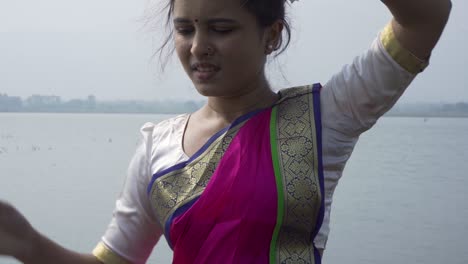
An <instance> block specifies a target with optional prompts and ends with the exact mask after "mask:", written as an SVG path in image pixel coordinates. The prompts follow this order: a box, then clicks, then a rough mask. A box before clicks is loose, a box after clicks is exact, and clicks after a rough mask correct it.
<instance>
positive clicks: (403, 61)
mask: <svg viewBox="0 0 468 264" xmlns="http://www.w3.org/2000/svg"><path fill="white" fill-rule="evenodd" d="M380 41H381V42H382V45H383V46H384V48H385V50H387V52H388V54H390V56H391V57H392V58H393V59H394V60H395V61H396V62H397V63H398V64H399V65H400V66H401V67H403V68H404V69H405V70H407V71H408V72H410V73H412V74H418V73H420V72H422V71H423V70H424V69H425V68H426V67H427V65H428V64H429V62H428V60H421V59H419V58H418V57H416V56H415V55H414V54H413V53H411V52H410V51H408V50H407V49H405V48H403V47H402V46H401V44H400V42H398V40H397V38H396V37H395V33H394V32H393V27H392V23H389V24H388V25H387V26H386V27H385V28H384V30H383V31H382V33H381V35H380Z"/></svg>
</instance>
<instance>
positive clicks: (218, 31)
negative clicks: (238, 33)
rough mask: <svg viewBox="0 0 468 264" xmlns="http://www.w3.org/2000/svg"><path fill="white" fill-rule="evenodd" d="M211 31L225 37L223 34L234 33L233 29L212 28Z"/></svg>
mask: <svg viewBox="0 0 468 264" xmlns="http://www.w3.org/2000/svg"><path fill="white" fill-rule="evenodd" d="M212 31H214V32H216V33H219V34H222V35H225V34H229V33H231V32H232V31H234V29H232V28H216V27H215V28H212Z"/></svg>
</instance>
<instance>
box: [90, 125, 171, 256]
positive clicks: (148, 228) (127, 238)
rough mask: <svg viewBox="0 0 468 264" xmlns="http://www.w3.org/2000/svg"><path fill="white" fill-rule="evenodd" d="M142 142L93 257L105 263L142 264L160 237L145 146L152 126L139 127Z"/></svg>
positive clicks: (160, 232) (149, 145)
mask: <svg viewBox="0 0 468 264" xmlns="http://www.w3.org/2000/svg"><path fill="white" fill-rule="evenodd" d="M142 132H143V135H144V140H143V143H142V144H141V145H140V146H139V147H138V149H137V151H136V153H135V155H134V157H133V158H132V160H131V162H130V166H129V168H128V174H127V178H126V181H125V184H124V188H123V190H122V192H121V194H120V197H119V198H118V199H117V202H116V205H115V209H114V213H113V217H112V220H111V222H110V224H109V226H108V228H107V231H106V232H105V234H104V236H103V237H102V241H101V242H100V243H99V244H98V246H97V247H96V248H95V250H94V251H93V254H94V255H95V256H96V257H97V258H98V259H99V260H100V261H101V262H103V263H105V264H108V263H109V264H114V263H128V262H130V263H135V264H140V263H145V262H146V261H147V259H148V257H149V255H150V254H151V251H152V250H153V247H154V246H155V245H156V243H157V242H158V240H159V238H160V237H161V234H162V229H161V227H160V226H159V224H158V223H157V221H156V219H155V216H154V214H153V211H152V210H151V207H150V203H149V199H148V196H147V194H146V188H147V186H148V184H149V178H150V175H149V173H150V172H149V164H148V158H147V155H148V151H149V150H148V147H151V140H152V139H151V132H152V127H143V129H142Z"/></svg>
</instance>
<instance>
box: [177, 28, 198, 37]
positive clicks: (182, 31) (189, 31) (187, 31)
mask: <svg viewBox="0 0 468 264" xmlns="http://www.w3.org/2000/svg"><path fill="white" fill-rule="evenodd" d="M175 31H176V32H177V34H180V35H183V36H187V35H190V34H192V33H193V31H194V28H193V27H188V26H184V27H182V26H180V27H176V28H175Z"/></svg>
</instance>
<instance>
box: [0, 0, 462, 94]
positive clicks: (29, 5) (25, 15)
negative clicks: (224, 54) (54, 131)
mask: <svg viewBox="0 0 468 264" xmlns="http://www.w3.org/2000/svg"><path fill="white" fill-rule="evenodd" d="M151 1H155V0H151ZM158 1H159V0H158ZM452 1H453V11H452V16H451V19H450V21H449V23H448V26H447V29H446V31H445V33H444V35H443V36H442V39H441V41H440V43H439V45H438V47H437V48H436V49H435V51H434V53H433V55H432V58H431V65H430V66H429V68H428V69H427V70H426V71H425V72H424V73H422V74H421V75H420V76H418V77H417V79H416V80H415V81H414V82H413V84H412V85H411V87H410V88H409V89H408V91H407V92H406V93H405V95H404V96H403V98H402V101H403V102H428V101H429V102H458V101H468V52H467V49H468V48H467V47H468V16H467V15H466V12H467V11H468V1H467V0H452ZM146 4H147V2H146V1H145V0H80V1H77V0H36V1H33V0H0V93H7V94H9V95H17V96H22V97H26V96H29V95H31V94H49V95H51V94H54V95H60V96H62V97H63V98H65V99H69V98H83V97H86V96H87V95H89V94H94V95H96V96H97V98H98V99H101V100H105V99H148V100H149V99H168V98H171V99H174V98H178V99H191V98H199V97H198V95H197V93H196V92H195V91H194V89H193V88H192V84H191V82H190V81H189V80H188V78H187V77H186V76H185V73H184V72H183V71H182V69H181V67H180V66H179V65H178V60H177V58H176V57H174V59H173V62H172V63H171V64H169V65H168V67H167V69H166V72H165V73H164V74H162V75H161V74H159V71H158V69H159V66H158V60H157V59H151V56H152V54H153V53H154V51H155V49H156V47H157V46H156V45H155V44H154V43H153V40H155V41H158V40H161V39H162V38H163V34H162V33H163V32H161V31H155V32H151V31H149V30H142V25H143V24H142V22H141V20H140V18H141V17H142V15H143V13H144V10H145V9H146ZM155 15H157V14H155ZM289 15H290V18H291V20H292V26H293V28H294V29H293V42H292V44H291V46H290V48H289V50H288V52H287V53H285V54H283V55H281V56H280V57H279V59H277V60H276V62H273V63H271V64H270V65H269V76H270V80H271V83H272V84H273V86H274V87H276V88H279V87H286V86H293V85H300V84H308V83H313V82H322V83H325V82H326V81H327V80H328V79H329V78H330V76H331V75H332V74H333V73H335V72H336V71H338V70H339V69H340V68H341V67H342V66H343V65H344V64H346V63H349V62H351V61H352V59H353V57H354V56H356V55H358V54H360V53H361V52H363V51H364V50H365V49H366V48H367V47H368V46H369V45H370V43H371V41H372V40H373V38H374V37H375V36H376V34H377V32H378V31H379V30H380V29H381V28H382V27H383V26H384V25H385V24H386V22H387V21H388V20H389V19H390V14H389V12H388V11H387V9H386V8H385V6H384V5H383V4H382V3H381V2H380V1H377V0H360V1H349V0H301V1H299V2H296V3H295V4H294V5H292V8H291V9H290V10H289ZM283 76H285V77H283Z"/></svg>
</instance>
